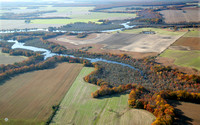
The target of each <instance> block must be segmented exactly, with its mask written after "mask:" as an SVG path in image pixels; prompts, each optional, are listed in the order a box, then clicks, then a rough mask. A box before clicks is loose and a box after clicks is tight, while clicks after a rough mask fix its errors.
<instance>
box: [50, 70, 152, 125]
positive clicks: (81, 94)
mask: <svg viewBox="0 0 200 125" xmlns="http://www.w3.org/2000/svg"><path fill="white" fill-rule="evenodd" d="M93 70H94V69H93V68H86V67H84V68H83V69H82V70H81V72H80V74H79V75H78V77H77V78H76V80H75V81H74V83H73V85H72V87H71V88H70V90H69V91H68V92H67V94H66V96H65V97H64V99H63V101H62V102H61V105H60V109H59V111H58V112H57V114H56V116H55V117H54V119H53V122H52V123H51V124H52V125H65V124H75V125H108V124H109V125H150V124H151V123H152V122H153V121H154V119H155V116H154V115H152V114H151V113H150V112H148V111H145V110H138V109H129V107H128V102H127V100H128V94H124V95H113V96H110V97H107V98H100V99H94V98H92V97H91V92H94V91H96V90H97V88H98V86H95V85H92V84H89V83H86V82H85V81H84V80H83V77H84V76H86V75H87V74H89V73H90V72H92V71H93Z"/></svg>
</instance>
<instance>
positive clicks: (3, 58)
mask: <svg viewBox="0 0 200 125" xmlns="http://www.w3.org/2000/svg"><path fill="white" fill-rule="evenodd" d="M25 59H27V57H24V56H10V55H9V54H6V53H2V52H1V48H0V64H13V63H15V62H21V61H23V60H25Z"/></svg>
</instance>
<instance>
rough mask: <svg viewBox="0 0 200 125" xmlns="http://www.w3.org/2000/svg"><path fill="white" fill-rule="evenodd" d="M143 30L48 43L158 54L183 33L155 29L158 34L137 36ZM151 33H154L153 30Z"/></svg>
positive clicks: (71, 37) (59, 39) (70, 37)
mask: <svg viewBox="0 0 200 125" xmlns="http://www.w3.org/2000/svg"><path fill="white" fill-rule="evenodd" d="M144 30H146V29H144V28H143V29H138V31H137V32H135V31H134V32H133V33H131V32H129V33H126V31H124V32H121V33H116V32H114V33H97V34H90V35H89V36H88V37H86V38H83V39H80V38H79V39H77V38H75V37H76V36H58V37H57V38H55V39H50V41H51V42H56V43H59V44H61V45H64V46H66V47H67V48H68V46H73V45H74V46H73V47H75V48H77V46H83V45H88V44H89V45H90V46H93V45H94V44H99V45H101V46H102V47H101V48H102V49H104V50H105V49H109V50H119V51H129V52H143V53H149V52H155V53H160V52H162V51H163V50H165V49H166V48H167V47H168V46H169V45H170V44H172V43H173V42H174V41H176V40H177V39H178V38H179V37H181V36H182V35H183V34H184V33H185V32H171V31H165V30H162V29H155V31H156V33H158V34H139V32H141V31H144ZM152 31H154V29H153V28H152ZM170 34H173V35H170ZM91 36H92V37H91ZM70 44H73V45H70Z"/></svg>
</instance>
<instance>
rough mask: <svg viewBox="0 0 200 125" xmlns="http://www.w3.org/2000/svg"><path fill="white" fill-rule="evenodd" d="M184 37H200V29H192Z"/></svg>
mask: <svg viewBox="0 0 200 125" xmlns="http://www.w3.org/2000/svg"><path fill="white" fill-rule="evenodd" d="M184 37H200V31H190V32H188V33H186V34H185V35H184Z"/></svg>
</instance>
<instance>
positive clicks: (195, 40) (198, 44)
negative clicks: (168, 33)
mask: <svg viewBox="0 0 200 125" xmlns="http://www.w3.org/2000/svg"><path fill="white" fill-rule="evenodd" d="M171 48H174V49H175V48H177V49H180V50H181V49H183V50H200V37H181V38H180V39H178V40H177V41H176V42H175V43H173V44H172V46H171Z"/></svg>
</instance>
